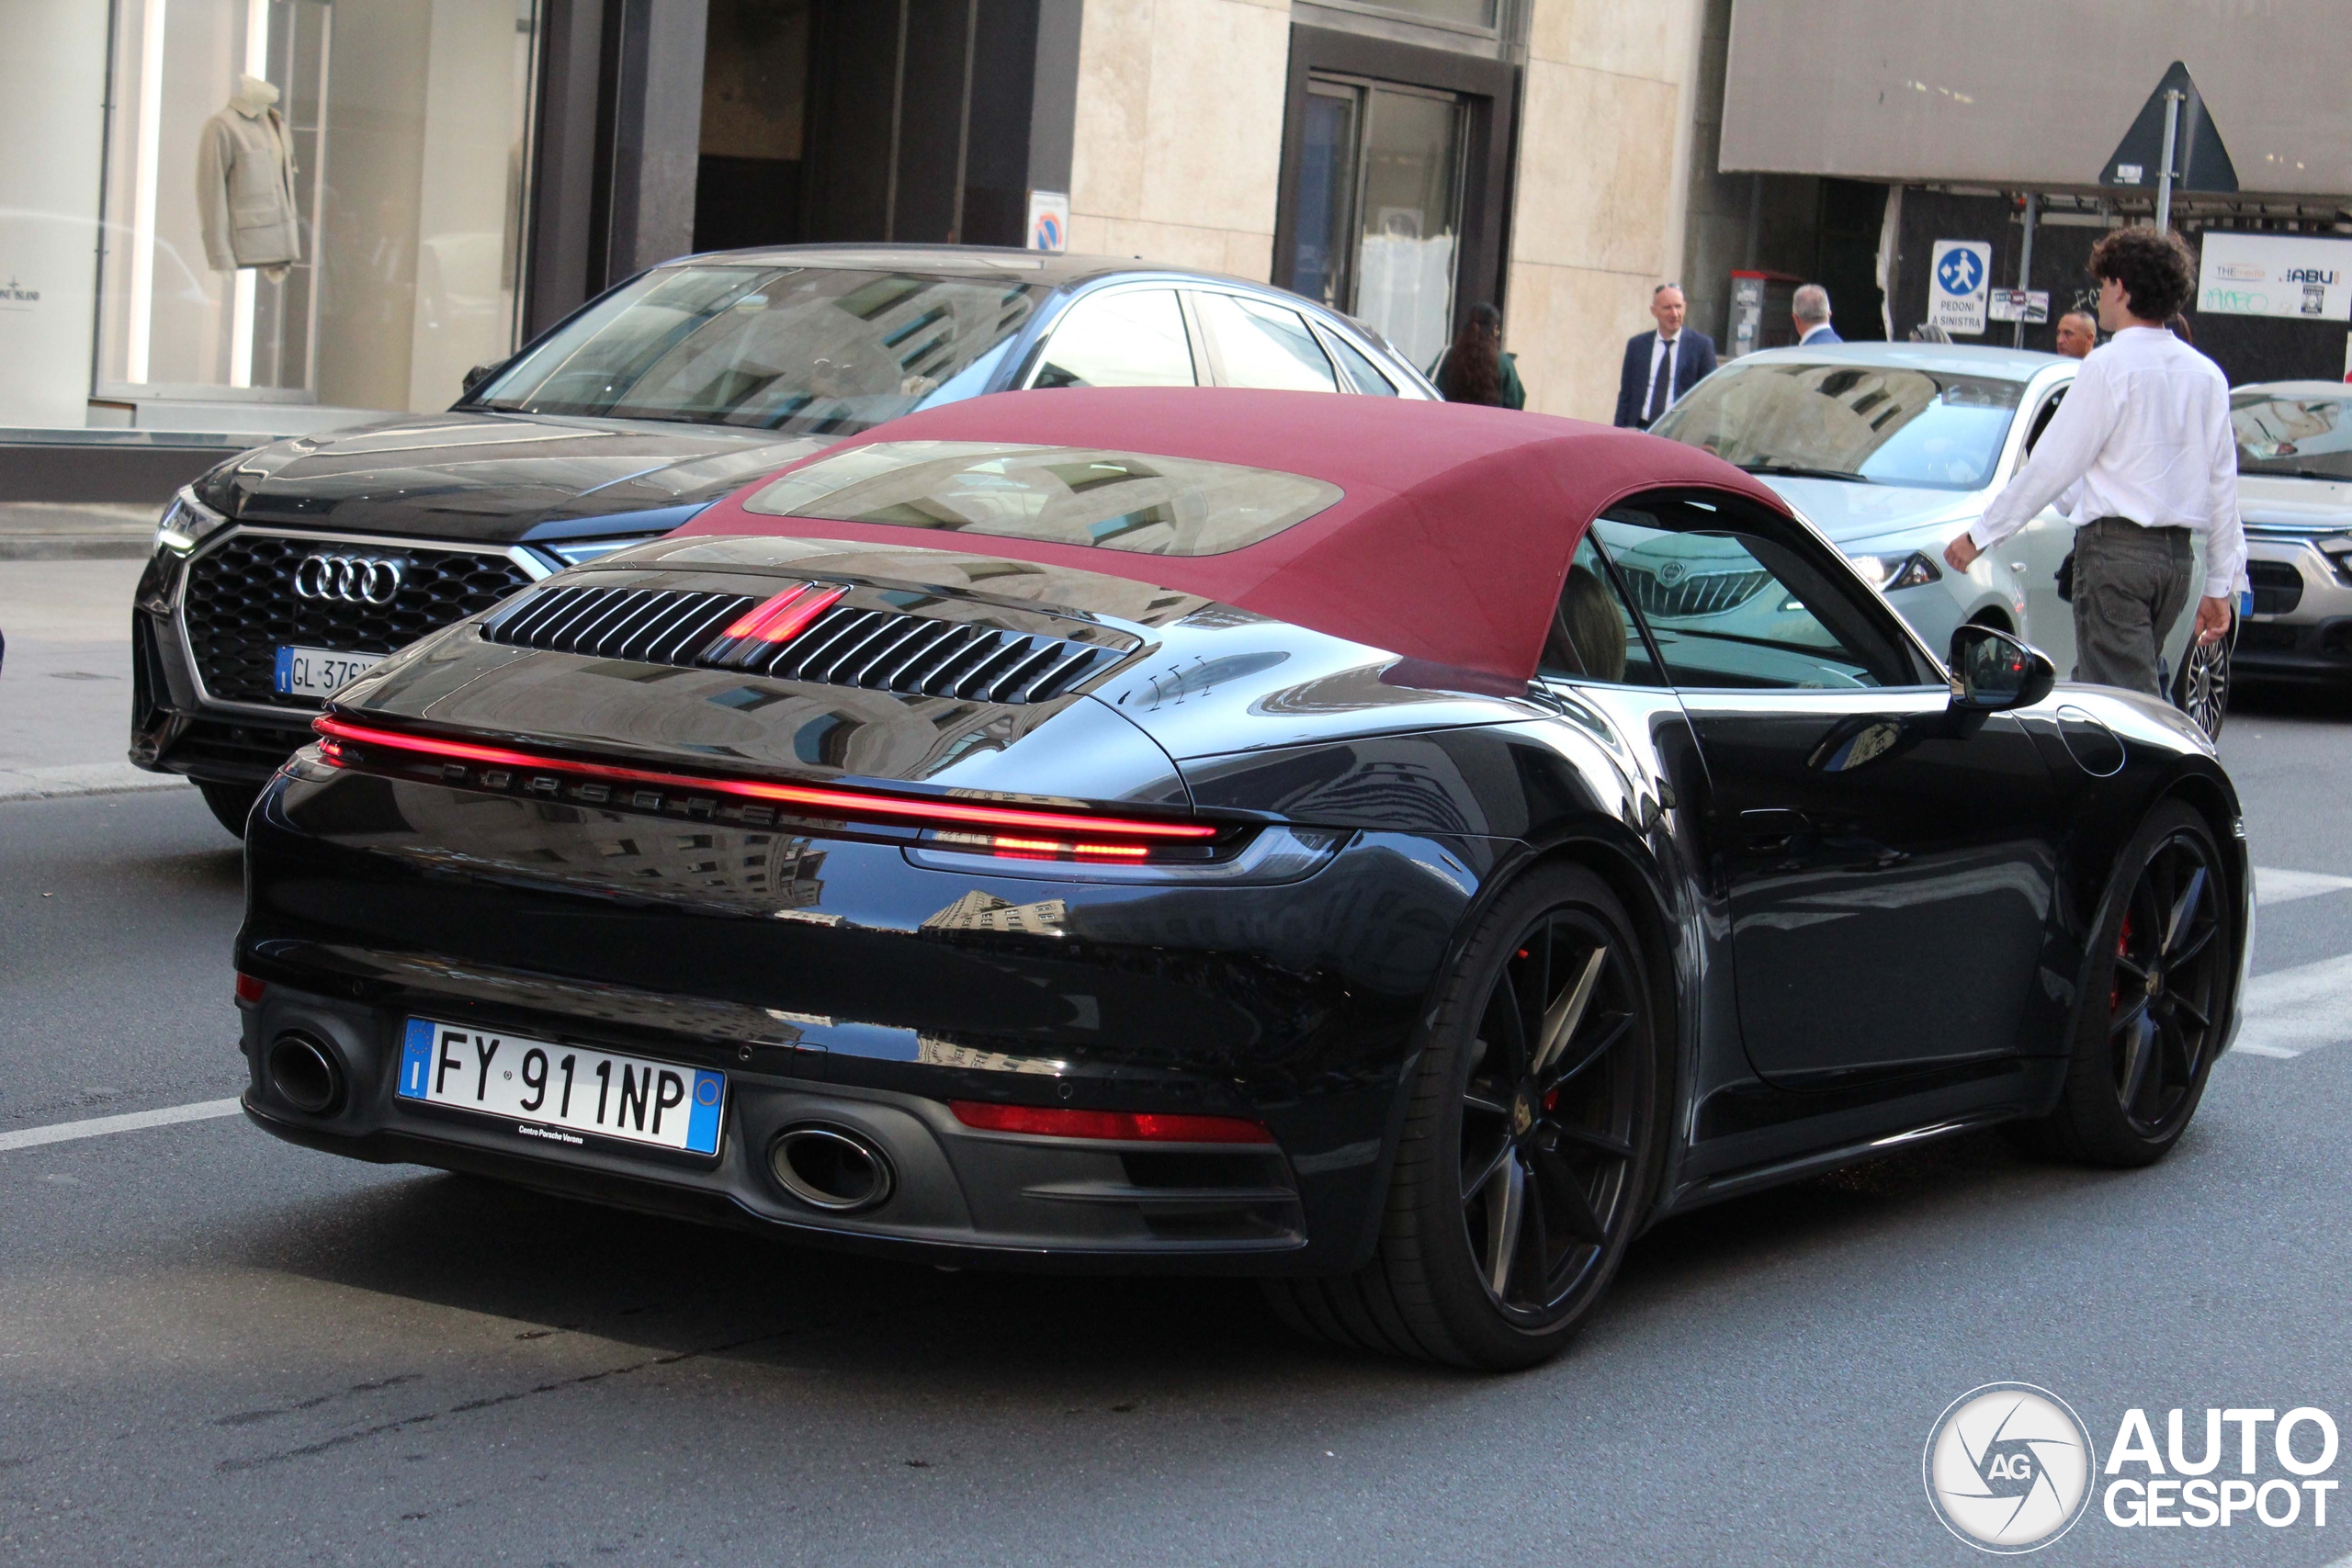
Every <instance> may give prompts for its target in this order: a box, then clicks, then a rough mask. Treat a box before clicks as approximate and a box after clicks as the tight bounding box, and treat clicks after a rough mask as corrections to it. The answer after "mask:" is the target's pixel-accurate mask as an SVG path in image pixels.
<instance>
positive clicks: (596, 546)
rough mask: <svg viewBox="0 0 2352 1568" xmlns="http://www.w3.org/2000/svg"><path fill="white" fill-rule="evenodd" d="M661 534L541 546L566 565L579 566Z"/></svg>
mask: <svg viewBox="0 0 2352 1568" xmlns="http://www.w3.org/2000/svg"><path fill="white" fill-rule="evenodd" d="M660 537H661V535H659V534H624V535H622V536H620V537H619V538H617V539H573V540H571V541H569V542H567V543H562V544H557V543H553V542H550V543H548V544H544V545H541V546H540V548H541V549H543V550H545V551H547V552H548V554H549V555H551V556H553V557H555V558H557V559H558V560H560V561H561V562H563V564H564V565H566V566H578V565H579V564H580V563H581V562H582V561H589V560H596V559H598V558H602V557H605V556H608V555H611V554H612V553H613V552H614V551H615V550H625V549H627V548H628V547H630V546H631V545H641V544H643V543H645V541H646V540H648V539H658V538H660Z"/></svg>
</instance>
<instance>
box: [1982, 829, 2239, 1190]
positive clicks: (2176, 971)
mask: <svg viewBox="0 0 2352 1568" xmlns="http://www.w3.org/2000/svg"><path fill="white" fill-rule="evenodd" d="M2234 908H2235V905H2234V900H2233V898H2232V897H2231V892H2230V881H2229V877H2228V875H2227V874H2226V873H2225V871H2224V869H2223V866H2222V857H2221V853H2220V852H2219V850H2218V849H2217V848H2216V847H2215V843H2214V840H2213V836H2212V833H2211V829H2209V828H2208V827H2207V825H2206V822H2205V819H2204V818H2202V817H2200V816H2199V815H2198V814H2197V813H2196V812H2195V811H2193V810H2191V809H2190V808H2189V807H2187V806H2185V805H2183V804H2182V803H2180V802H2179V801H2165V802H2164V803H2162V804H2161V805H2159V806H2158V807H2156V809H2155V810H2154V812H2152V813H2150V815H2149V818H2148V820H2147V821H2146V822H2145V823H2143V825H2142V827H2141V829H2140V831H2139V832H2138V833H2137V834H2136V835H2134V837H2133V839H2132V841H2131V846H2130V848H2129V850H2128V851H2127V852H2126V853H2125V854H2124V856H2123V857H2122V860H2121V862H2120V864H2119V865H2118V868H2117V872H2116V878H2115V883H2114V886H2113V888H2112V889H2111V891H2110V895H2109V899H2108V908H2107V910H2106V914H2105V918H2104V919H2102V920H2101V922H2100V926H2099V931H2098V934H2097V936H2096V937H2095V938H2094V946H2093V949H2092V952H2091V953H2090V955H2089V958H2088V960H2087V962H2086V964H2085V976H2084V980H2085V984H2084V987H2083V989H2082V990H2081V992H2080V993H2079V995H2078V998H2077V999H2076V1002H2075V1054H2074V1059H2073V1061H2072V1063H2071V1064H2070V1066H2069V1068H2068V1072H2067V1079H2066V1087H2065V1090H2064V1094H2063V1095H2062V1097H2061V1098H2060V1100H2059V1103H2058V1108H2057V1110H2056V1111H2055V1113H2053V1114H2052V1116H2050V1117H2049V1118H2047V1119H2045V1120H2043V1121H2041V1122H2032V1123H2028V1124H2027V1125H2026V1126H2025V1128H2024V1129H2023V1139H2022V1141H2024V1142H2025V1143H2026V1144H2027V1145H2028V1146H2030V1147H2032V1148H2035V1149H2036V1150H2037V1151H2038V1152H2042V1153H2049V1154H2055V1155H2060V1156H2066V1157H2069V1158H2074V1159H2079V1160H2085V1161H2087V1162H2089V1163H2091V1164H2094V1165H2107V1166H2120V1167H2131V1166H2142V1165H2148V1164H2151V1163H2153V1162H2154V1161H2155V1160H2158V1159H2161V1158H2162V1157H2163V1156H2164V1155H2165V1151H2166V1150H2168V1149H2170V1148H2171V1147H2172V1145H2173V1144H2174V1143H2175V1142H2176V1141H2177V1140H2178V1138H2179V1137H2180V1134H2181V1132H2182V1130H2183V1129H2184V1128H2186V1127H2187V1126H2188V1121H2189V1118H2190V1117H2191V1116H2193V1115H2194V1114H2196V1111H2197V1105H2198V1101H2199V1100H2200V1099H2201V1098H2202V1097H2203V1095H2204V1092H2205V1079H2206V1075H2207V1074H2208V1073H2210V1072H2211V1069H2212V1066H2213V1058H2214V1055H2215V1053H2216V1051H2217V1050H2218V1048H2219V1046H2220V1044H2221V1042H2222V1036H2223V1032H2224V1031H2225V1030H2226V1028H2227V1025H2228V1021H2229V1013H2228V1010H2229V1009H2230V1008H2231V1007H2233V1006H2234V1005H2235V998H2233V996H2232V995H2231V991H2232V987H2233V986H2234V984H2235V982H2236V972H2235V968H2234V964H2235V958H2236V953H2237V945H2236V942H2234V940H2233V930H2234Z"/></svg>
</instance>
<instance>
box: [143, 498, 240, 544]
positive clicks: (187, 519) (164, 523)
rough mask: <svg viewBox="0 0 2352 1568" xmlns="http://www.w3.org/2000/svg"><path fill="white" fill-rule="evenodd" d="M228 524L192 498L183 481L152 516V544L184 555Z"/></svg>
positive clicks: (217, 514)
mask: <svg viewBox="0 0 2352 1568" xmlns="http://www.w3.org/2000/svg"><path fill="white" fill-rule="evenodd" d="M228 525H229V520H228V519H227V518H226V517H223V516H221V515H220V513H218V512H215V511H213V510H212V508H210V507H209V506H207V505H205V504H204V502H200V501H198V500H197V499H196V491H193V490H191V489H189V488H188V487H187V486H186V485H182V486H180V490H179V493H178V494H177V495H175V496H174V497H172V503H171V504H170V505H169V506H167V507H165V508H164V514H163V516H161V517H159V518H157V519H156V520H155V547H156V548H157V549H159V550H169V551H170V552H171V553H172V554H174V555H175V556H184V555H187V554H188V553H190V552H191V551H193V550H194V549H195V548H196V547H197V546H198V545H200V544H202V543H203V542H204V541H205V540H206V539H208V538H210V537H211V536H213V535H215V534H217V533H219V532H220V530H221V529H223V528H225V527H227V526H228Z"/></svg>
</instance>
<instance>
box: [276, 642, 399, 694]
mask: <svg viewBox="0 0 2352 1568" xmlns="http://www.w3.org/2000/svg"><path fill="white" fill-rule="evenodd" d="M384 658H385V656H384V655H383V654H380V653H337V652H335V651H334V649H331V648H281V649H278V650H277V694H278V695H279V696H281V697H331V696H334V694H336V693H337V692H339V691H341V690H342V689H343V688H344V687H345V685H346V684H348V683H349V682H353V681H356V680H357V679H359V677H360V676H362V675H365V674H366V673H368V671H370V670H373V669H374V668H375V667H376V666H377V665H379V664H381V663H382V662H383V661H384Z"/></svg>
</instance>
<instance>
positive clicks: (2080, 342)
mask: <svg viewBox="0 0 2352 1568" xmlns="http://www.w3.org/2000/svg"><path fill="white" fill-rule="evenodd" d="M2097 347H2098V319H2097V318H2096V317H2094V316H2093V315H2092V314H2091V313H2090V312H2089V311H2088V310H2069V311H2067V312H2066V313H2065V314H2064V315H2063V316H2061V317H2059V318H2058V352H2059V353H2061V354H2063V355H2065V356H2066V357H2067V358H2069V359H2087V358H2089V357H2090V352H2091V350H2092V349H2095V348H2097Z"/></svg>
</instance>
